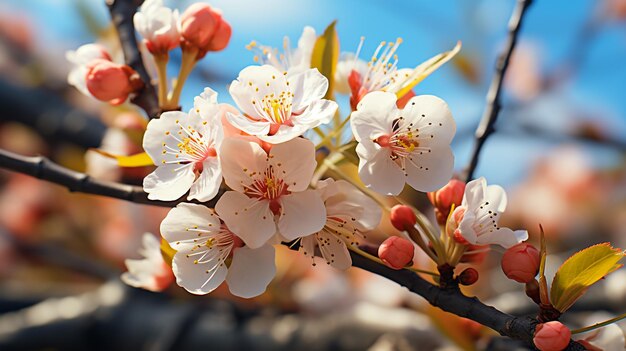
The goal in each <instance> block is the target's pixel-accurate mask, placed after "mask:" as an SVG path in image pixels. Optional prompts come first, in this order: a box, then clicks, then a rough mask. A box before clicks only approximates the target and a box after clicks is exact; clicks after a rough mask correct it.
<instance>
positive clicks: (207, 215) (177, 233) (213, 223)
mask: <svg viewBox="0 0 626 351" xmlns="http://www.w3.org/2000/svg"><path fill="white" fill-rule="evenodd" d="M219 230H220V220H219V218H218V217H217V216H216V215H215V213H213V211H211V210H210V209H209V208H208V207H206V206H203V205H197V204H190V203H186V202H182V203H180V204H178V205H177V206H176V207H174V208H173V209H171V210H170V212H169V213H168V214H167V216H165V219H163V222H161V235H162V236H163V238H164V239H165V241H167V242H168V243H169V244H170V246H171V247H172V248H173V249H174V250H176V251H177V252H179V253H183V254H186V253H189V252H191V250H192V249H194V248H195V247H196V246H197V244H196V242H197V239H198V238H200V237H207V236H211V235H213V234H215V233H217V232H218V231H219ZM198 233H200V234H201V235H198Z"/></svg>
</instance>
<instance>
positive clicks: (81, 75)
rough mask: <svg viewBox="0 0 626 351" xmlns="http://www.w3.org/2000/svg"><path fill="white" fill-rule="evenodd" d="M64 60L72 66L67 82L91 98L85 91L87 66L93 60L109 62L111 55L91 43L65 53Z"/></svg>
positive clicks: (100, 46) (99, 46)
mask: <svg viewBox="0 0 626 351" xmlns="http://www.w3.org/2000/svg"><path fill="white" fill-rule="evenodd" d="M65 58H66V59H67V60H68V61H69V62H70V64H71V65H72V68H71V69H70V73H69V74H68V76H67V82H68V83H69V84H70V85H72V86H74V87H75V88H76V89H78V91H80V92H81V93H83V94H85V95H87V96H91V93H90V92H89V90H87V81H86V77H87V71H88V68H87V65H88V64H89V63H91V62H92V61H94V60H107V61H111V55H110V54H109V52H108V51H107V49H106V48H105V47H104V46H102V45H100V44H93V43H90V44H85V45H82V46H81V47H79V48H78V49H76V50H75V51H68V52H66V53H65Z"/></svg>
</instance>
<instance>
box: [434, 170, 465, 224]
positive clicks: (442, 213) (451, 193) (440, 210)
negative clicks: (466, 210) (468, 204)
mask: <svg viewBox="0 0 626 351" xmlns="http://www.w3.org/2000/svg"><path fill="white" fill-rule="evenodd" d="M464 193H465V183H463V182H462V181H460V180H457V179H451V180H450V181H449V182H448V184H446V185H445V186H444V187H443V188H441V189H439V190H437V191H434V192H430V193H428V199H429V200H430V202H431V203H432V204H433V206H435V215H436V216H437V222H439V223H445V222H446V219H447V218H448V215H449V214H450V208H451V207H452V205H453V204H454V206H455V207H459V206H461V202H462V201H463V194H464Z"/></svg>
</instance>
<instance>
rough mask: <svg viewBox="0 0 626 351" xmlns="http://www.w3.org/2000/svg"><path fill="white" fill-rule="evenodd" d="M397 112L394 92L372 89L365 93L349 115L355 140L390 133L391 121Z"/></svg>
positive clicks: (368, 138)
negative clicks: (355, 108)
mask: <svg viewBox="0 0 626 351" xmlns="http://www.w3.org/2000/svg"><path fill="white" fill-rule="evenodd" d="M398 113H399V111H398V108H397V107H396V96H395V95H394V94H392V93H387V92H382V91H374V92H371V93H369V94H367V95H365V96H364V97H363V99H361V102H359V104H358V105H357V110H356V111H354V112H352V116H351V117H350V125H351V128H352V132H353V133H354V137H355V139H356V141H358V142H361V141H362V140H364V139H367V140H373V139H375V138H377V137H379V136H381V135H388V134H391V132H392V123H391V122H392V121H393V120H394V119H396V118H397V115H398Z"/></svg>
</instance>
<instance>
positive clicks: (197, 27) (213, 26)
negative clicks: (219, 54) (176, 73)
mask: <svg viewBox="0 0 626 351" xmlns="http://www.w3.org/2000/svg"><path fill="white" fill-rule="evenodd" d="M180 23H181V26H180V35H181V47H182V48H183V50H189V49H192V48H195V49H197V50H198V55H197V58H198V59H199V58H202V57H204V55H205V54H206V52H207V51H220V50H222V49H224V48H225V47H226V45H228V41H229V40H230V35H231V33H232V29H231V27H230V24H228V22H226V21H225V20H224V19H223V18H222V15H221V12H220V11H219V10H217V9H214V8H212V7H211V6H209V5H208V4H204V3H195V4H193V5H191V6H189V7H188V8H187V10H185V12H184V13H183V14H182V16H181V18H180Z"/></svg>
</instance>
